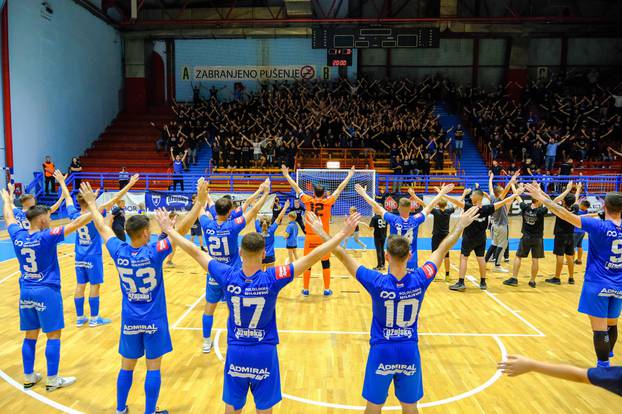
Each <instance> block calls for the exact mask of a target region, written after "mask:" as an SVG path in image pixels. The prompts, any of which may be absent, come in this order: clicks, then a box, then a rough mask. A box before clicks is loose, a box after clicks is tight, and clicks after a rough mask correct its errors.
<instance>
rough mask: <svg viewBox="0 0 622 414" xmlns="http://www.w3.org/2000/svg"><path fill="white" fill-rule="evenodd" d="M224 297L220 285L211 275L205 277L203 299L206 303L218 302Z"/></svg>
mask: <svg viewBox="0 0 622 414" xmlns="http://www.w3.org/2000/svg"><path fill="white" fill-rule="evenodd" d="M224 297H225V292H224V291H223V290H222V287H220V285H219V284H218V282H216V279H214V278H213V277H211V276H210V277H208V278H207V286H206V287H205V301H206V302H207V303H218V302H220V301H221V300H222V298H224Z"/></svg>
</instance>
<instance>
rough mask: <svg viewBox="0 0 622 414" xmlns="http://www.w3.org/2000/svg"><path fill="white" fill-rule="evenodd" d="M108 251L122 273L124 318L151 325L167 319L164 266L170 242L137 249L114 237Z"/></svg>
mask: <svg viewBox="0 0 622 414" xmlns="http://www.w3.org/2000/svg"><path fill="white" fill-rule="evenodd" d="M106 248H107V249H108V251H109V252H110V256H111V257H112V259H113V260H114V263H115V265H116V266H117V271H118V272H119V278H120V282H121V292H122V294H123V301H122V309H121V318H122V319H123V320H131V321H135V322H149V321H153V320H154V319H160V318H165V317H166V297H165V294H164V278H163V277H162V262H164V259H165V258H166V257H167V256H168V255H169V254H170V253H171V251H172V248H171V242H170V241H169V240H168V239H163V240H159V241H157V242H153V243H149V244H146V245H144V246H142V247H139V248H135V247H132V246H130V245H129V244H128V243H125V242H122V241H121V240H119V239H118V238H116V237H112V238H110V239H109V240H108V242H107V243H106Z"/></svg>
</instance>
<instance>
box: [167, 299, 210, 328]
mask: <svg viewBox="0 0 622 414" xmlns="http://www.w3.org/2000/svg"><path fill="white" fill-rule="evenodd" d="M204 296H205V295H201V296H199V297H198V298H197V300H195V301H194V303H193V304H192V305H190V307H189V308H188V309H186V311H185V312H184V313H183V314H182V315H181V316H180V317H179V318H177V320H176V321H175V323H174V324H173V326H172V327H171V329H181V328H178V327H177V325H179V324H180V323H181V321H183V320H184V319H185V318H186V316H188V315H189V314H190V312H192V310H193V309H194V308H196V306H197V305H198V304H199V302H201V299H203V297H204Z"/></svg>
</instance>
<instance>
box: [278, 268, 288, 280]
mask: <svg viewBox="0 0 622 414" xmlns="http://www.w3.org/2000/svg"><path fill="white" fill-rule="evenodd" d="M275 273H276V278H277V280H279V279H287V278H290V277H292V275H291V272H290V268H289V266H278V267H277V268H276V269H275Z"/></svg>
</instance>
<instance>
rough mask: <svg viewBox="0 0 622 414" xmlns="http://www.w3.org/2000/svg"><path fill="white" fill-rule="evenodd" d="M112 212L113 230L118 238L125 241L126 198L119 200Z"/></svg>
mask: <svg viewBox="0 0 622 414" xmlns="http://www.w3.org/2000/svg"><path fill="white" fill-rule="evenodd" d="M110 213H111V214H112V226H111V227H112V231H113V232H114V234H115V235H116V236H117V238H119V239H120V240H121V241H125V200H123V199H121V200H119V201H118V202H117V205H116V206H114V207H113V208H112V210H111V211H110Z"/></svg>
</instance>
